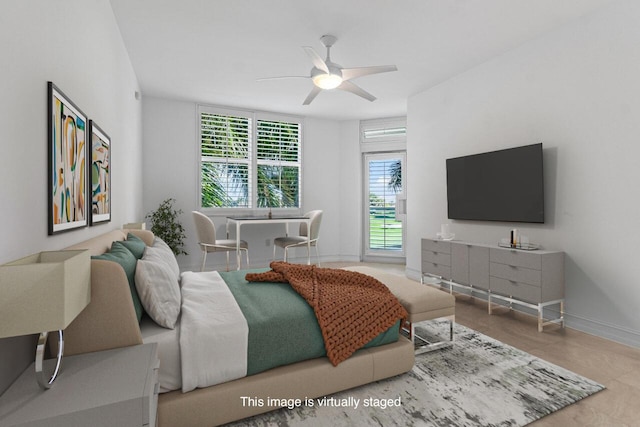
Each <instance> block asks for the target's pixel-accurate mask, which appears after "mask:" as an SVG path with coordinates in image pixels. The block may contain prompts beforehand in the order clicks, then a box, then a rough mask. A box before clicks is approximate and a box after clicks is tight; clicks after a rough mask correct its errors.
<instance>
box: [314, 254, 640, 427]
mask: <svg viewBox="0 0 640 427" xmlns="http://www.w3.org/2000/svg"><path fill="white" fill-rule="evenodd" d="M342 264H344V265H353V263H351V264H347V263H331V265H323V267H325V266H326V267H342V266H343V265H342ZM375 266H376V267H381V268H385V269H386V270H389V271H391V272H396V273H399V274H404V266H401V265H389V264H375ZM456 321H457V322H458V323H460V324H461V325H464V326H466V327H468V328H472V329H475V330H476V331H479V332H481V333H483V334H485V335H488V336H490V337H492V338H495V339H497V340H500V341H502V342H504V343H506V344H509V345H511V346H514V347H516V348H519V349H521V350H524V351H526V352H528V353H531V354H533V355H535V356H538V357H540V358H541V359H544V360H547V361H549V362H551V363H554V364H556V365H559V366H562V367H563V368H565V369H569V370H571V371H573V372H576V373H578V374H581V375H584V376H585V377H587V378H590V379H592V380H594V381H597V382H599V383H601V384H603V385H604V386H605V387H606V389H605V390H603V391H601V392H599V393H596V394H595V395H592V396H590V397H587V398H586V399H583V400H582V401H580V402H578V403H576V404H573V405H571V406H568V407H567V408H565V409H562V410H560V411H558V412H555V413H553V414H551V415H549V416H546V417H544V418H542V419H540V420H538V421H536V422H534V423H532V424H530V425H531V426H533V427H559V426H562V427H596V426H598V427H600V426H602V427H618V426H628V427H635V426H640V349H637V348H632V347H628V346H625V345H622V344H618V343H616V342H613V341H609V340H606V339H603V338H598V337H595V336H593V335H589V334H585V333H583V332H579V331H576V330H574V329H571V328H564V329H562V328H560V327H559V326H555V325H552V326H547V327H545V331H544V332H542V333H539V332H538V330H537V323H536V319H535V318H533V317H532V316H528V315H525V314H522V313H518V312H516V311H509V310H508V309H499V310H494V314H493V315H489V314H488V313H487V303H486V302H485V301H482V300H480V299H470V298H469V297H466V296H459V297H457V298H456Z"/></svg>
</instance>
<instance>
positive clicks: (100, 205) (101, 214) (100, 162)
mask: <svg viewBox="0 0 640 427" xmlns="http://www.w3.org/2000/svg"><path fill="white" fill-rule="evenodd" d="M89 135H91V171H90V173H89V177H90V179H91V184H90V186H89V188H90V189H91V214H90V216H89V219H90V220H91V224H92V225H93V224H97V223H100V222H108V221H111V138H109V135H107V134H106V133H105V132H104V131H103V130H102V129H100V127H99V126H98V125H97V124H96V123H95V122H94V121H93V120H89Z"/></svg>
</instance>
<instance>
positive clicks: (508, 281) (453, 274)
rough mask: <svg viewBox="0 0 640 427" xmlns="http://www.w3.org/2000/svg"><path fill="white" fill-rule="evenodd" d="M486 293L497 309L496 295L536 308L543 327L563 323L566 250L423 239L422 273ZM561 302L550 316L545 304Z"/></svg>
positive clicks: (458, 286) (490, 302)
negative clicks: (555, 312) (512, 247)
mask: <svg viewBox="0 0 640 427" xmlns="http://www.w3.org/2000/svg"><path fill="white" fill-rule="evenodd" d="M425 276H427V277H434V278H436V279H437V280H439V281H440V283H441V284H445V285H447V286H449V289H450V291H453V288H454V287H457V288H462V289H466V290H468V291H470V292H471V293H472V294H473V293H477V294H480V295H483V296H485V297H486V298H487V301H488V310H489V314H491V313H492V310H493V305H492V301H493V300H494V299H497V300H500V301H504V302H507V303H509V305H510V306H511V304H516V305H519V306H523V307H527V308H530V309H533V310H536V311H537V314H538V331H540V332H542V330H543V327H544V326H545V325H547V324H550V323H559V324H560V325H562V326H563V327H564V252H560V251H549V250H535V251H526V250H518V249H507V248H503V247H500V246H494V245H482V244H476V243H467V242H459V241H443V240H439V239H422V277H423V279H424V277H425ZM553 305H557V306H559V317H557V318H556V319H552V320H548V321H545V318H544V309H545V308H547V307H549V306H553Z"/></svg>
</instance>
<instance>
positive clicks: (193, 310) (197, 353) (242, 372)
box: [180, 271, 249, 392]
mask: <svg viewBox="0 0 640 427" xmlns="http://www.w3.org/2000/svg"><path fill="white" fill-rule="evenodd" d="M181 285H182V312H181V319H180V358H181V362H182V391H183V392H188V391H191V390H193V389H195V388H198V387H209V386H211V385H215V384H220V383H223V382H227V381H231V380H234V379H237V378H241V377H244V376H246V375H247V347H248V340H249V327H248V325H247V321H246V319H245V318H244V315H243V314H242V311H241V310H240V307H239V306H238V303H237V302H236V300H235V298H234V297H233V294H232V293H231V291H230V290H229V288H228V287H227V284H226V283H225V282H224V280H223V279H222V277H220V275H219V274H218V272H216V271H207V272H198V273H194V272H190V271H189V272H185V273H182V276H181Z"/></svg>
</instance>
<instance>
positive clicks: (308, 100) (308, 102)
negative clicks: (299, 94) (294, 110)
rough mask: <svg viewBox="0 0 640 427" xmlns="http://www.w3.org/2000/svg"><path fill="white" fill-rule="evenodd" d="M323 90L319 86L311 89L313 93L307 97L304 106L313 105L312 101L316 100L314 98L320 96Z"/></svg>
mask: <svg viewBox="0 0 640 427" xmlns="http://www.w3.org/2000/svg"><path fill="white" fill-rule="evenodd" d="M321 90H322V89H320V88H319V87H318V86H313V89H311V92H309V95H307V98H306V99H305V100H304V102H303V103H302V105H309V104H311V101H313V100H314V98H315V97H316V96H318V94H319V93H320V91H321Z"/></svg>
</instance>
